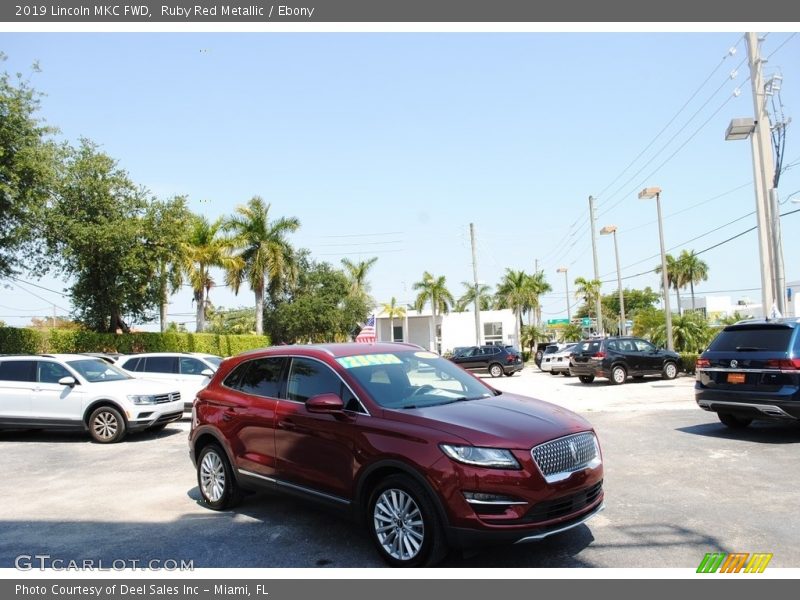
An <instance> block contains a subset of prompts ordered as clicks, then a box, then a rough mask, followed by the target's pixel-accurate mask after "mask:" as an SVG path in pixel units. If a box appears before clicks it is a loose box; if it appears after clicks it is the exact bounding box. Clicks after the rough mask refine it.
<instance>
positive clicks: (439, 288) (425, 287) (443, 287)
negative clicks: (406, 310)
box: [413, 271, 455, 351]
mask: <svg viewBox="0 0 800 600" xmlns="http://www.w3.org/2000/svg"><path fill="white" fill-rule="evenodd" d="M413 288H414V290H416V291H419V294H418V295H417V300H416V302H415V303H414V308H415V309H416V310H418V311H421V310H422V309H423V307H424V306H425V304H426V303H427V302H430V303H431V313H432V315H433V318H432V320H431V322H430V325H429V328H430V332H429V333H430V339H431V341H432V342H433V344H434V346H436V332H435V330H434V326H435V323H436V315H437V312H440V313H443V314H447V313H448V312H450V307H451V306H453V305H454V304H455V300H453V295H452V294H451V293H450V290H448V289H447V280H446V279H445V276H444V275H442V276H440V277H435V276H433V275H431V274H430V273H428V272H427V271H425V272H424V273H423V274H422V281H418V282H416V283H415V284H414V286H413ZM432 349H436V350H437V351H438V348H432Z"/></svg>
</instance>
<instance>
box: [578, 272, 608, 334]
mask: <svg viewBox="0 0 800 600" xmlns="http://www.w3.org/2000/svg"><path fill="white" fill-rule="evenodd" d="M601 285H602V284H601V283H600V280H599V279H586V278H585V277H576V278H575V297H576V298H578V299H579V300H583V301H584V303H586V310H587V311H588V313H589V316H590V317H592V316H593V317H594V318H596V319H597V320H598V325H599V324H600V322H599V321H600V318H602V316H601V315H595V314H593V313H592V311H593V310H594V308H595V305H596V302H597V298H598V296H600V287H601Z"/></svg>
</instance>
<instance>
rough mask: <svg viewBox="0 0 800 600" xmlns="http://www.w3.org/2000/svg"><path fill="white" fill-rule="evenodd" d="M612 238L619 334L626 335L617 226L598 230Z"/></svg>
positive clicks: (607, 226) (608, 226)
mask: <svg viewBox="0 0 800 600" xmlns="http://www.w3.org/2000/svg"><path fill="white" fill-rule="evenodd" d="M609 234H611V235H612V236H613V237H614V256H615V257H616V259H617V289H618V290H619V334H620V335H626V333H627V332H626V331H625V329H626V327H625V298H624V294H623V293H622V273H621V272H620V268H619V248H618V247H617V226H616V225H606V226H605V227H603V228H602V229H601V230H600V235H609Z"/></svg>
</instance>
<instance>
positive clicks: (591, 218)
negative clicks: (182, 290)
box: [589, 196, 603, 335]
mask: <svg viewBox="0 0 800 600" xmlns="http://www.w3.org/2000/svg"><path fill="white" fill-rule="evenodd" d="M595 224H596V222H595V218H594V198H593V197H591V196H589V228H590V229H591V230H592V259H593V260H594V280H595V281H598V282H599V281H600V267H598V266H597V241H596V239H595V233H594V228H595ZM594 314H595V316H596V317H597V326H596V328H595V333H597V334H598V335H603V313H602V308H601V304H600V290H599V289H598V290H597V297H596V298H595V299H594Z"/></svg>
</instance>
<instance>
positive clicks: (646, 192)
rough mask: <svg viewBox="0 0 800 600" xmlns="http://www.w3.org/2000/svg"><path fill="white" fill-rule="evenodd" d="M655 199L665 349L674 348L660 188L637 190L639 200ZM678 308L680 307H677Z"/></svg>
mask: <svg viewBox="0 0 800 600" xmlns="http://www.w3.org/2000/svg"><path fill="white" fill-rule="evenodd" d="M651 198H655V199H656V210H657V211H658V240H659V243H660V244H661V286H662V288H663V290H664V316H665V317H666V328H667V350H675V344H674V343H673V341H672V312H671V310H670V306H669V283H668V280H667V253H666V251H665V250H664V225H663V223H662V218H661V188H659V187H651V188H644V189H643V190H642V191H641V192H639V199H640V200H650V199H651ZM678 310H680V307H678Z"/></svg>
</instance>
